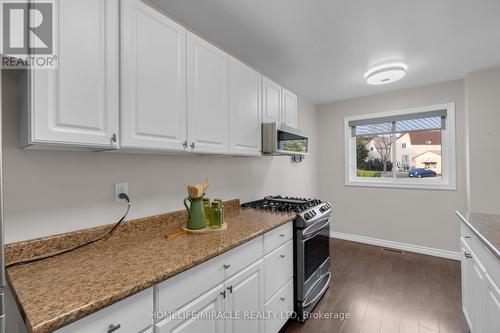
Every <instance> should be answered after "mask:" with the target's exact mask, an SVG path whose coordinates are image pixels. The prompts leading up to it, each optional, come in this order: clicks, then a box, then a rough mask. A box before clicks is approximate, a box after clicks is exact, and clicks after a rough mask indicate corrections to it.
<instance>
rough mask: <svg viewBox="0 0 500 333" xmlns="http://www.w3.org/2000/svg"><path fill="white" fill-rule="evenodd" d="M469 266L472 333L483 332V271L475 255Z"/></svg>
mask: <svg viewBox="0 0 500 333" xmlns="http://www.w3.org/2000/svg"><path fill="white" fill-rule="evenodd" d="M471 254H472V258H470V259H468V260H470V261H471V266H470V272H469V274H470V275H469V276H470V287H471V309H472V311H471V323H472V327H473V329H472V331H473V332H484V321H485V318H484V306H485V304H484V296H485V287H486V280H485V273H486V272H485V270H484V267H483V266H482V265H481V263H480V262H479V260H478V259H477V257H476V255H475V254H474V253H473V252H472V253H471Z"/></svg>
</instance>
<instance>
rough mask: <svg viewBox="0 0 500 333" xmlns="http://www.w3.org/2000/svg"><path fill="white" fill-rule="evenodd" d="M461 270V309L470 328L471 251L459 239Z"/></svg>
mask: <svg viewBox="0 0 500 333" xmlns="http://www.w3.org/2000/svg"><path fill="white" fill-rule="evenodd" d="M461 250H462V258H461V271H462V311H463V313H464V317H465V320H466V321H467V324H468V325H469V328H472V321H471V320H472V313H471V300H472V298H471V272H472V270H471V259H469V256H471V251H470V248H469V246H468V245H467V243H466V242H465V240H464V239H463V238H462V239H461Z"/></svg>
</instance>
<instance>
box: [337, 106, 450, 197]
mask: <svg viewBox="0 0 500 333" xmlns="http://www.w3.org/2000/svg"><path fill="white" fill-rule="evenodd" d="M444 109H445V110H446V118H445V128H444V129H442V130H441V170H442V176H441V179H433V178H418V179H413V178H375V177H358V176H357V174H356V171H357V170H356V137H353V136H352V131H351V128H350V127H349V122H350V121H355V120H365V119H373V118H381V117H389V116H399V115H408V114H413V113H421V112H430V111H437V110H444ZM344 146H345V147H344V150H345V185H346V186H365V187H388V188H405V189H428V190H450V191H454V190H456V189H457V176H456V173H457V172H456V164H457V163H456V148H455V103H446V104H437V105H429V106H424V107H418V108H411V109H403V110H395V111H388V112H380V113H371V114H364V115H357V116H349V117H344Z"/></svg>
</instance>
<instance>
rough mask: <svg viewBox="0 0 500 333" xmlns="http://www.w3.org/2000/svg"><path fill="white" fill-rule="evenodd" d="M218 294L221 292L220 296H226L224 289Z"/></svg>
mask: <svg viewBox="0 0 500 333" xmlns="http://www.w3.org/2000/svg"><path fill="white" fill-rule="evenodd" d="M220 294H221V296H222V298H226V291H225V290H223V291H221V292H220Z"/></svg>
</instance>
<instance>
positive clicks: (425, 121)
mask: <svg viewBox="0 0 500 333" xmlns="http://www.w3.org/2000/svg"><path fill="white" fill-rule="evenodd" d="M436 129H441V117H430V118H419V119H408V120H398V121H396V132H410V131H424V130H436Z"/></svg>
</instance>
